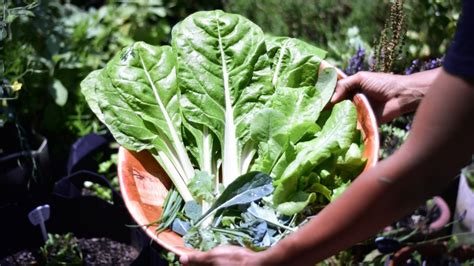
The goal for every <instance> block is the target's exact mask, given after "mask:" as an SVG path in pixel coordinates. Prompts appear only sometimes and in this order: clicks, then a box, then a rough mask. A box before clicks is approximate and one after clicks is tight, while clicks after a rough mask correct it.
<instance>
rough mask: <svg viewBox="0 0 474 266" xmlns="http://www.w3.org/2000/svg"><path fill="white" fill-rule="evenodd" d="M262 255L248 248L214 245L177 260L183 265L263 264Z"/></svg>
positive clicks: (224, 265) (225, 265)
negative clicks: (208, 249)
mask: <svg viewBox="0 0 474 266" xmlns="http://www.w3.org/2000/svg"><path fill="white" fill-rule="evenodd" d="M262 258H263V257H262V256H260V255H259V253H256V252H253V251H251V250H249V249H246V248H242V247H237V246H221V247H216V248H214V249H212V250H210V251H208V252H200V251H196V252H193V253H191V254H185V255H182V256H181V257H180V258H179V262H180V263H182V264H184V265H185V266H188V265H189V266H194V265H215V266H218V265H222V266H227V265H264V264H265V263H263V260H262Z"/></svg>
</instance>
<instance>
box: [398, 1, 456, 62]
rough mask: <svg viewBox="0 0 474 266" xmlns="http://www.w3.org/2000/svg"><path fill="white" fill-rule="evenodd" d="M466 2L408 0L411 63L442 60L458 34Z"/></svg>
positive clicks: (408, 43)
mask: <svg viewBox="0 0 474 266" xmlns="http://www.w3.org/2000/svg"><path fill="white" fill-rule="evenodd" d="M461 1H462V0H407V4H406V9H407V17H406V19H407V39H406V42H407V54H408V57H409V59H411V60H413V59H415V58H421V59H425V60H426V59H428V58H439V57H442V56H443V55H444V54H445V53H446V49H447V47H448V46H449V44H450V41H451V40H452V38H453V36H454V32H455V30H456V23H457V20H458V18H459V15H460V11H461Z"/></svg>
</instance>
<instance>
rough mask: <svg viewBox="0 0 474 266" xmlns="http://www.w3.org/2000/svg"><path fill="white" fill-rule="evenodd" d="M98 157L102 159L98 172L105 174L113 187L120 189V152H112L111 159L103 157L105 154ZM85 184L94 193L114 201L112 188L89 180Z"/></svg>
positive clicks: (99, 159)
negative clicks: (118, 162)
mask: <svg viewBox="0 0 474 266" xmlns="http://www.w3.org/2000/svg"><path fill="white" fill-rule="evenodd" d="M98 157H99V158H97V160H98V161H101V163H100V164H99V169H98V170H97V173H99V174H102V175H104V176H105V178H107V179H108V180H109V182H110V184H111V185H112V188H114V189H115V190H116V191H120V185H119V181H118V177H117V171H116V169H117V159H118V154H117V153H114V154H112V155H111V156H110V157H109V159H102V157H103V156H100V155H99V156H98ZM84 186H85V187H86V188H88V189H89V190H90V191H91V192H92V194H93V195H95V196H97V197H99V198H101V199H103V200H106V201H108V202H110V203H112V190H111V189H110V188H108V187H105V186H102V185H99V184H96V183H92V182H89V181H86V182H84Z"/></svg>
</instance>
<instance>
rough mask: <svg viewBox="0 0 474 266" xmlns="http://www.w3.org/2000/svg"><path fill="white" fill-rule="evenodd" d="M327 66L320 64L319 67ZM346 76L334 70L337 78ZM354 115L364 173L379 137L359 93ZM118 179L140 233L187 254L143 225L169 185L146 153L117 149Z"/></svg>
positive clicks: (173, 238)
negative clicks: (361, 142)
mask: <svg viewBox="0 0 474 266" xmlns="http://www.w3.org/2000/svg"><path fill="white" fill-rule="evenodd" d="M328 66H330V65H329V64H328V63H326V62H323V64H321V68H325V67H328ZM345 77H346V75H345V74H344V73H343V72H342V71H340V70H338V79H342V78H345ZM353 102H354V104H355V105H356V108H357V112H358V127H359V128H360V129H361V130H362V132H363V136H364V143H365V151H364V156H365V157H366V158H367V165H366V167H365V169H364V171H365V170H366V169H368V168H370V167H373V166H374V165H375V163H376V162H377V159H378V153H379V146H380V145H379V135H378V131H377V122H376V120H375V116H374V113H373V111H372V108H371V107H370V104H369V102H368V100H367V98H366V97H365V96H364V95H362V94H356V95H355V96H354V97H353ZM118 177H119V182H120V190H121V192H122V196H123V199H124V201H125V204H126V206H127V209H128V211H129V212H130V214H131V215H132V217H133V219H135V221H136V222H137V224H139V225H144V226H143V230H145V232H146V233H147V234H148V235H149V236H150V237H151V238H152V239H153V240H154V241H156V242H157V243H158V244H159V245H161V246H163V247H164V248H166V249H167V250H169V251H171V252H174V253H176V254H178V255H182V254H185V253H189V252H190V251H191V250H192V249H190V248H188V247H185V246H184V242H183V239H182V238H181V237H180V236H179V235H178V234H176V233H174V232H172V231H170V230H167V231H164V232H162V233H160V234H156V233H155V230H156V226H145V225H148V224H150V223H152V222H154V221H156V220H158V218H159V217H160V215H161V212H162V206H163V200H164V198H165V197H166V194H167V193H168V189H169V188H170V186H171V185H172V183H171V181H170V179H169V178H168V176H167V175H166V173H165V171H164V170H163V169H162V168H161V167H160V166H159V165H158V163H157V162H156V161H155V159H154V158H153V157H152V156H151V155H150V154H149V153H148V152H147V151H142V152H133V151H128V150H126V149H124V148H123V147H121V148H120V149H119V160H118Z"/></svg>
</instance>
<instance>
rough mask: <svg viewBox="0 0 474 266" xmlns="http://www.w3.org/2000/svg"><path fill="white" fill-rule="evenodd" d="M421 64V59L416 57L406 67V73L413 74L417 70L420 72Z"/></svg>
mask: <svg viewBox="0 0 474 266" xmlns="http://www.w3.org/2000/svg"><path fill="white" fill-rule="evenodd" d="M420 68H421V64H420V60H419V59H415V60H413V61H412V62H411V65H410V66H409V67H408V68H407V69H405V75H411V74H413V73H416V72H420Z"/></svg>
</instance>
